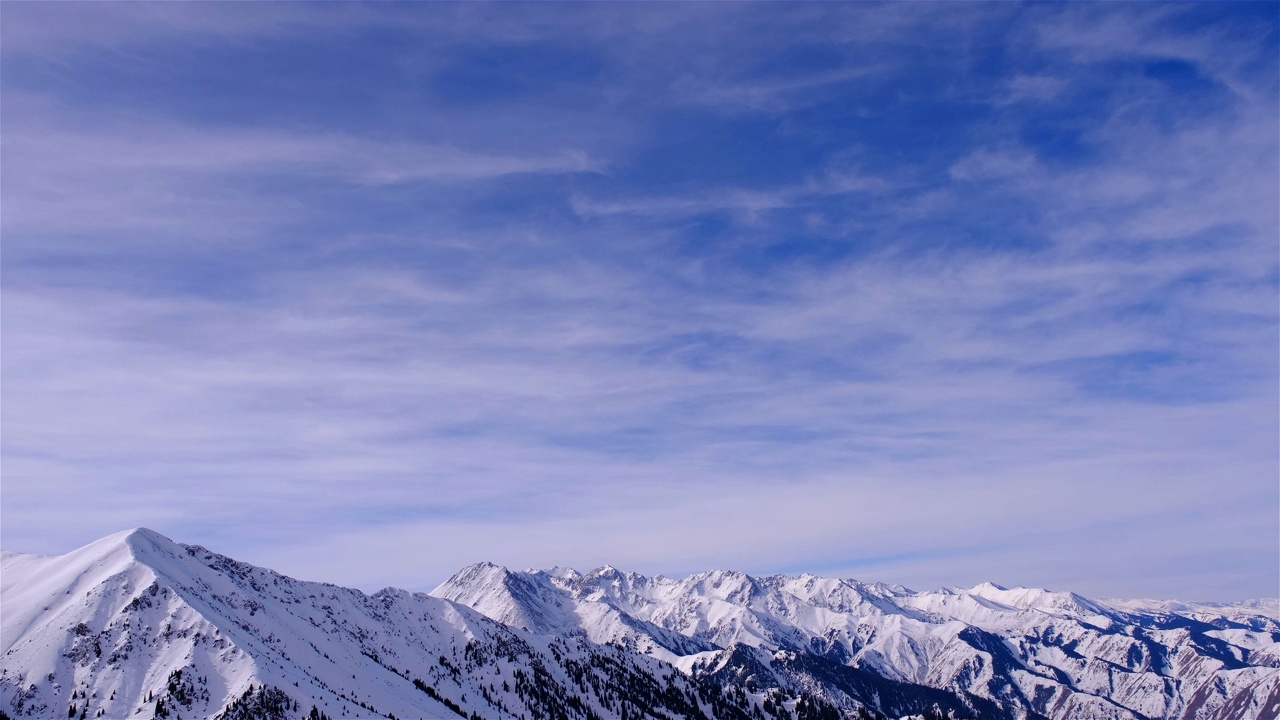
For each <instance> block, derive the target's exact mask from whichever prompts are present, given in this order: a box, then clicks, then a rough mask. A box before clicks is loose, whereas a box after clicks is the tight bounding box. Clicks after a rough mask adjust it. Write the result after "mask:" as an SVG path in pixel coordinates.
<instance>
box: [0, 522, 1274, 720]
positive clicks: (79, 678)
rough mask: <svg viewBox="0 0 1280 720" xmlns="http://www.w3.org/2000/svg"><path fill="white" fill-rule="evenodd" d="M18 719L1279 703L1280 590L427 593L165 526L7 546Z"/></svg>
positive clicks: (811, 586) (1033, 711)
mask: <svg viewBox="0 0 1280 720" xmlns="http://www.w3.org/2000/svg"><path fill="white" fill-rule="evenodd" d="M0 652H2V653H3V655H2V657H3V663H2V664H0V720H3V718H5V717H7V718H14V719H15V720H16V718H19V717H33V718H70V717H82V718H90V717H110V718H153V717H158V718H219V719H223V720H240V719H248V718H262V719H264V720H284V719H285V718H289V719H293V718H313V719H320V718H332V719H336V718H366V717H369V718H372V717H383V718H394V719H397V720H409V719H410V718H446V719H447V718H456V717H463V718H467V719H468V720H476V719H478V718H493V719H495V720H516V719H519V720H541V719H542V718H548V719H555V720H560V719H563V720H604V719H605V718H619V719H620V720H633V719H635V720H639V719H640V718H705V719H706V720H712V719H715V720H836V719H837V718H856V719H858V720H863V719H867V718H876V719H881V718H902V717H917V718H921V717H924V718H948V717H949V718H974V719H979V718H981V719H986V718H990V719H992V720H1072V719H1076V718H1080V719H1086V720H1157V719H1159V720H1275V719H1276V718H1280V601H1277V600H1256V601H1249V602H1243V603H1236V604H1216V603H1183V602H1175V601H1150V600H1102V599H1090V598H1086V597H1082V596H1080V595H1077V594H1074V593H1069V592H1051V591H1047V590H1041V589H1029V588H1014V589H1008V588H1004V587H1001V586H998V585H994V584H990V583H987V584H982V585H978V586H976V587H972V588H943V589H940V590H935V591H931V592H916V591H912V590H909V589H907V588H905V587H902V586H897V585H885V584H881V583H875V584H870V583H861V582H858V581H855V580H850V579H839V578H827V577H817V576H813V575H801V576H799V577H788V576H782V575H775V576H769V577H753V576H750V575H746V574H743V573H739V572H729V571H711V572H705V573H699V574H696V575H691V576H689V577H685V578H681V579H671V578H666V577H662V576H657V577H646V576H643V575H638V574H635V573H630V572H623V571H620V570H618V569H615V568H612V567H608V566H606V567H602V568H597V569H595V570H592V571H590V572H587V573H581V572H578V571H575V570H572V569H562V568H553V569H550V570H536V571H535V570H527V571H512V570H508V569H506V568H503V567H499V566H496V565H492V564H487V563H481V564H477V565H472V566H469V567H466V568H464V569H462V570H461V571H459V572H458V573H457V574H456V575H454V576H453V577H451V578H450V579H449V580H447V581H446V582H444V583H443V584H441V585H440V586H439V587H438V588H436V589H435V590H434V591H432V592H431V593H430V594H427V593H410V592H407V591H404V590H397V589H394V588H388V589H385V590H382V591H380V592H377V593H374V594H372V595H368V594H365V593H363V592H361V591H359V590H355V589H350V588H343V587H339V586H336V585H330V584H326V583H315V582H304V581H300V580H295V579H292V578H289V577H286V576H284V575H281V574H279V573H276V572H273V571H271V570H267V569H263V568H259V567H255V566H252V565H248V564H246V563H241V562H238V561H235V560H233V559H231V558H228V557H225V556H222V555H219V554H217V553H214V552H212V551H209V550H207V549H205V548H203V547H200V546H195V545H181V544H178V543H175V542H173V541H172V540H169V539H168V538H166V537H164V536H162V535H160V534H159V533H156V532H154V531H150V530H145V529H138V530H131V531H127V532H124V533H119V534H116V535H112V536H109V537H106V538H103V539H101V540H98V541H96V542H94V543H91V544H89V545H86V546H85V547H82V548H80V549H78V550H75V551H73V552H70V553H68V554H66V555H62V556H56V557H50V556H41V555H29V554H19V553H11V552H7V551H6V552H3V553H2V554H0Z"/></svg>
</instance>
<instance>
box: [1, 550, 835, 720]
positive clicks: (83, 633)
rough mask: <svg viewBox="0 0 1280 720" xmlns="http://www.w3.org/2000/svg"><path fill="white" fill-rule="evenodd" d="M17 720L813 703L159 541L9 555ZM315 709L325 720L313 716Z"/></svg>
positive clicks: (730, 715)
mask: <svg viewBox="0 0 1280 720" xmlns="http://www.w3.org/2000/svg"><path fill="white" fill-rule="evenodd" d="M0 615H2V618H0V647H2V648H3V650H2V652H3V666H0V717H5V716H7V717H12V718H18V717H36V718H67V717H85V718H88V717H109V718H152V717H167V718H179V717H182V718H212V717H217V718H227V719H229V720H232V719H234V720H240V719H247V718H264V719H270V720H276V719H277V718H279V719H283V718H303V717H307V718H318V717H321V716H324V717H329V718H334V719H335V720H336V719H337V718H343V717H347V718H352V717H360V718H367V717H386V718H401V719H404V720H408V719H409V718H450V717H458V716H461V717H465V718H502V719H506V718H520V719H521V720H535V719H541V718H564V719H566V720H598V719H600V718H609V717H615V718H640V717H707V718H723V719H725V720H750V719H751V718H753V717H756V716H755V715H752V714H751V712H750V711H751V710H752V709H753V708H754V709H757V710H758V709H759V708H760V707H761V706H763V704H764V703H765V702H766V701H769V702H770V703H774V702H777V703H783V704H785V705H786V706H787V707H788V708H790V710H789V712H793V713H795V711H797V710H798V711H799V712H798V713H796V714H798V715H804V716H805V717H817V716H814V715H812V713H813V712H817V711H821V710H822V709H824V708H826V709H830V708H828V707H827V706H825V705H823V704H822V703H821V701H819V700H817V699H813V698H802V697H800V696H798V695H786V696H785V697H784V696H782V695H781V694H778V693H774V694H767V693H761V692H757V693H754V694H750V695H749V694H746V693H742V692H741V691H740V690H738V689H737V688H732V687H731V688H728V689H725V690H722V688H721V686H719V685H716V684H714V683H711V682H701V681H697V680H695V679H693V678H690V677H688V676H686V675H685V674H682V673H680V672H679V671H677V670H675V669H674V668H672V667H671V666H669V665H667V664H665V663H662V662H661V661H659V660H657V659H655V658H652V657H648V656H644V655H640V654H636V653H632V652H629V651H626V650H624V649H622V648H618V647H608V646H600V645H595V644H593V643H590V642H588V641H586V640H583V639H564V638H559V637H556V636H553V635H536V634H534V633H531V632H527V631H524V630H520V629H513V628H508V627H507V626H505V625H502V624H500V623H498V622H495V621H493V620H490V619H488V618H486V617H484V616H483V615H481V614H480V613H477V612H474V611H472V610H469V609H467V608H465V607H462V606H461V605H457V604H455V603H452V602H449V601H447V600H442V599H438V598H434V597H431V596H428V595H425V594H421V593H418V594H411V593H408V592H405V591H401V590H392V589H388V590H384V591H381V592H379V593H376V594H374V595H365V594H364V593H361V592H359V591H357V590H351V589H347V588H341V587H337V586H334V585H328V584H321V583H311V582H300V581H297V580H293V579H290V578H288V577H285V576H282V575H279V574H277V573H274V572H272V571H270V570H264V569H261V568H256V567H253V566H251V565H246V564H244V563H239V562H236V561H234V560H231V559H230V558H226V557H223V556H221V555H217V554H215V553H212V552H210V551H208V550H205V549H204V548H201V547H194V546H183V545H178V544H176V543H174V542H172V541H170V540H169V539H167V538H165V537H163V536H161V535H159V534H157V533H155V532H152V531H149V530H133V531H129V532H126V533H121V534H118V535H113V536H110V537H107V538H103V539H102V540H99V541H97V542H94V543H92V544H90V545H87V546H85V547H83V548H80V549H79V550H76V551H74V552H71V553H69V554H67V555H63V556H60V557H44V556H36V555H19V554H14V553H4V554H3V558H2V559H0ZM313 708H314V710H313Z"/></svg>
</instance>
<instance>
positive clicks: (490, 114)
mask: <svg viewBox="0 0 1280 720" xmlns="http://www.w3.org/2000/svg"><path fill="white" fill-rule="evenodd" d="M1278 29H1280V16H1278V13H1277V10H1276V5H1275V4H1274V3H1252V4H1230V3H1206V4H1195V3H1169V4H1161V3H1141V4H1126V3H1105V4H1102V3H1098V4H1094V3H1070V4H1054V3H1040V4H1035V5H1021V4H1015V3H993V4H980V3H944V4H930V3H903V4H870V3H853V4H836V3H824V4H803V3H790V4H762V3H740V4H737V3H708V4H700V3H678V4H677V3H662V4H610V3H600V4H554V3H547V4H515V3H503V4H444V3H424V4H397V3H376V4H367V5H365V4H323V3H195V4H151V3H147V2H132V3H93V4H76V3H4V4H3V6H0V234H2V240H3V243H2V246H0V253H2V268H0V300H2V301H0V321H2V326H0V327H2V330H0V359H2V362H0V368H2V371H3V372H2V377H0V401H2V402H0V463H2V465H0V471H2V475H0V543H2V544H3V547H4V548H5V549H6V550H13V551H23V552H41V553H62V552H66V551H69V550H71V549H73V548H75V547H77V546H79V545H81V544H83V543H86V542H88V541H91V540H93V539H95V538H98V537H101V536H103V535H106V534H109V533H112V532H116V531H119V530H122V529H125V528H130V527H137V526H143V527H150V528H153V529H155V530H157V531H159V532H162V533H164V534H166V535H168V536H169V537H171V538H173V539H175V540H177V541H179V542H184V543H192V544H201V545H205V546H207V547H209V548H211V549H213V550H216V551H218V552H222V553H224V554H227V555H231V556H232V557H235V558H237V559H240V560H244V561H248V562H252V563H254V564H257V565H264V566H267V567H271V568H274V569H276V570H279V571H281V572H284V573H286V574H290V575H293V576H296V577H301V578H305V579H314V580H325V581H330V582H335V583H339V584H344V585H353V586H357V587H361V588H364V589H366V590H376V589H378V588H381V587H383V586H387V585H394V586H398V587H405V588H409V589H413V590H429V589H431V588H432V587H434V586H435V585H436V584H437V583H439V582H440V581H442V580H444V579H445V578H447V577H448V576H449V575H450V574H452V573H453V572H454V571H456V570H457V569H459V568H461V567H463V566H464V565H466V564H468V563H471V562H476V561H481V560H487V561H492V562H496V563H501V564H504V565H507V566H510V567H513V568H524V567H550V566H554V565H560V566H572V567H577V568H579V569H584V570H585V569H589V568H592V567H596V566H599V565H603V564H606V563H607V564H612V565H614V566H616V567H620V568H624V569H628V570H634V571H637V572H644V573H649V574H655V573H663V574H666V575H668V576H680V575H684V574H688V573H692V572H698V571H702V570H708V569H712V568H725V569H736V570H743V571H747V572H751V573H757V574H772V573H787V574H793V575H794V574H799V573H803V572H812V573H815V574H821V575H838V576H841V577H854V578H859V579H862V580H868V581H870V580H881V581H888V582H896V583H902V584H905V585H907V586H910V587H913V588H916V589H921V590H926V589H932V588H936V587H939V586H944V585H963V586H969V585H974V584H977V583H979V582H983V581H994V582H997V583H1000V584H1003V585H1007V586H1016V585H1026V586H1039V587H1049V588H1052V589H1060V590H1074V591H1077V592H1081V593H1084V594H1087V595H1092V596H1097V597H1157V598H1181V599H1189V600H1219V601H1229V600H1236V599H1243V598H1248V597H1260V596H1265V597H1274V596H1277V595H1280V470H1278V460H1280V384H1278V382H1277V378H1278V375H1280V373H1278V370H1280V241H1278V233H1280V209H1278V208H1280V166H1278V162H1277V159H1278V156H1280V119H1278V118H1280V110H1278V108H1280V97H1278V96H1280V93H1278V90H1277V88H1278V77H1280V67H1278V66H1280V61H1278V58H1280V35H1278Z"/></svg>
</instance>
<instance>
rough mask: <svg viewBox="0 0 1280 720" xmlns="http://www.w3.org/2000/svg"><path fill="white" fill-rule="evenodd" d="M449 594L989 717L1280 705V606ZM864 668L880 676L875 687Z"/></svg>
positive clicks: (532, 622) (515, 589) (589, 632)
mask: <svg viewBox="0 0 1280 720" xmlns="http://www.w3.org/2000/svg"><path fill="white" fill-rule="evenodd" d="M433 594H434V595H436V596H438V597H441V598H447V599H450V600H453V601H456V602H459V603H462V604H464V605H467V606H469V607H472V608H475V609H477V610H479V611H480V612H483V613H485V614H486V615H488V616H490V617H493V618H496V619H500V620H502V621H503V622H511V623H515V624H519V625H523V626H526V627H530V628H534V627H536V628H537V629H538V631H539V632H554V633H557V634H559V635H560V636H562V637H576V636H584V637H587V638H589V639H590V640H592V641H593V642H597V643H625V644H626V645H627V646H629V647H634V648H636V649H638V650H640V651H641V652H645V653H648V654H651V655H653V656H655V657H659V658H662V659H664V660H666V661H668V662H670V663H672V664H674V665H676V666H677V667H680V668H681V669H683V670H685V671H686V672H691V673H693V674H694V675H696V676H699V675H718V676H724V675H725V674H726V673H729V674H732V673H733V672H738V674H742V673H744V672H746V671H744V670H743V669H742V668H738V669H737V670H733V669H731V668H730V669H727V667H728V666H731V665H733V664H734V663H741V664H744V665H751V666H752V670H751V671H750V672H747V674H748V675H749V674H752V673H754V674H755V675H756V676H758V677H761V678H766V676H767V678H766V680H767V681H768V682H772V683H777V684H780V685H784V686H787V685H790V686H792V687H805V688H808V689H810V690H816V689H820V690H821V691H822V692H823V693H824V694H825V695H827V696H828V697H830V698H833V699H836V700H843V701H846V702H848V703H850V704H852V702H853V701H858V702H862V703H867V704H870V705H872V706H877V707H882V708H883V703H882V702H881V701H880V700H879V698H882V697H883V696H884V695H885V694H886V692H888V690H886V688H885V686H884V685H883V684H882V683H880V682H879V680H880V679H884V680H888V681H896V682H898V683H902V684H905V685H906V686H919V685H924V686H927V687H930V688H935V689H939V690H944V691H947V692H949V693H951V694H952V695H954V696H955V697H957V698H961V699H962V700H964V701H965V704H966V705H968V707H969V708H970V710H971V711H972V712H974V713H981V712H990V711H991V706H992V705H994V706H995V707H996V708H998V709H999V710H1001V711H1008V712H1012V713H1014V715H1015V716H1019V717H1036V716H1045V717H1049V718H1053V719H1054V720H1067V719H1070V718H1114V719H1115V720H1142V719H1144V718H1168V719H1171V720H1172V719H1175V718H1177V719H1186V720H1255V719H1256V720H1272V719H1274V718H1276V717H1280V669H1278V668H1280V661H1278V660H1280V621H1277V617H1276V613H1275V611H1276V609H1277V608H1276V604H1275V603H1274V602H1269V601H1254V602H1251V603H1244V604H1240V605H1204V604H1199V605H1195V604H1186V603H1156V602H1151V601H1098V600H1090V599H1088V598H1084V597H1081V596H1079V595H1076V594H1074V593H1063V592H1050V591H1047V590H1041V589H1031V588H1014V589H1007V588H1002V587H1000V586H997V585H993V584H990V583H986V584H982V585H978V586H976V587H973V588H967V589H965V588H946V589H941V590H938V591H935V592H912V591H909V590H907V589H906V588H903V587H900V586H887V585H881V584H875V585H871V584H865V583H859V582H856V581H853V580H842V579H837V578H822V577H815V576H812V575H803V576H801V577H798V578H791V577H785V576H774V577H763V578H755V577H751V576H748V575H744V574H742V573H735V572H724V571H716V572H708V573H700V574H697V575H692V576H690V577H687V578H683V579H667V578H663V577H657V578H648V577H644V576H640V575H636V574H634V573H624V572H620V571H618V570H616V569H614V568H611V567H604V568H600V569H598V570H594V571H591V572H589V573H586V574H582V573H578V572H575V571H572V570H562V569H557V570H555V571H542V572H539V571H526V572H519V573H517V572H511V571H508V570H506V569H504V568H500V567H496V566H493V565H477V566H472V567H469V568H466V569H464V570H462V571H461V572H459V573H458V574H457V575H456V576H454V577H453V578H451V579H450V580H448V581H446V582H445V583H444V584H442V585H441V586H440V587H439V588H437V589H436V590H435V591H433ZM671 633H676V634H678V635H680V636H682V637H684V638H687V639H688V640H689V641H692V643H693V645H692V646H683V645H681V643H680V642H679V641H678V640H673V639H672V638H671V636H670V635H671ZM853 670H858V671H862V672H863V673H864V674H863V675H861V676H858V678H857V682H855V681H854V680H855V678H853V676H851V675H850V672H851V671H853ZM868 676H869V677H868ZM859 683H862V684H861V685H859ZM898 687H899V689H901V688H902V687H903V686H898ZM966 698H967V700H966ZM973 698H979V699H984V700H987V701H989V702H990V705H981V704H980V703H976V702H974V700H973ZM984 708H985V710H984Z"/></svg>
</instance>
